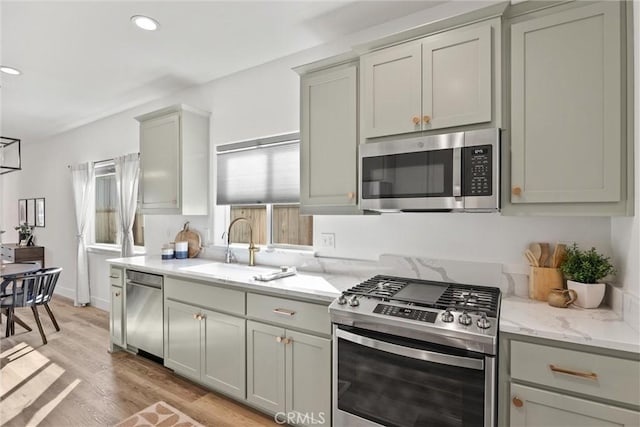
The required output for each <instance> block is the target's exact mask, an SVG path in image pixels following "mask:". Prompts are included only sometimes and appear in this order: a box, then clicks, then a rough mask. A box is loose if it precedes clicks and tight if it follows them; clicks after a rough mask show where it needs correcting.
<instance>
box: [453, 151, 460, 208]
mask: <svg viewBox="0 0 640 427" xmlns="http://www.w3.org/2000/svg"><path fill="white" fill-rule="evenodd" d="M452 182H453V197H461V196H462V148H459V147H457V148H454V149H453V181H452Z"/></svg>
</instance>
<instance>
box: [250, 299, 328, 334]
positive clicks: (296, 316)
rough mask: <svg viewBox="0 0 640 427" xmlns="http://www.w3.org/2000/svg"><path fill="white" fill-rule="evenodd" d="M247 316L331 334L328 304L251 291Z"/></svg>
mask: <svg viewBox="0 0 640 427" xmlns="http://www.w3.org/2000/svg"><path fill="white" fill-rule="evenodd" d="M247 316H250V317H253V318H256V319H262V320H266V321H268V322H273V323H280V324H282V325H286V326H290V327H294V328H300V329H307V330H310V331H316V332H319V333H322V334H327V335H329V334H331V321H330V320H329V309H328V308H327V306H326V305H320V304H312V303H308V302H302V301H293V300H289V299H286V298H277V297H270V296H266V295H257V294H251V293H249V294H247Z"/></svg>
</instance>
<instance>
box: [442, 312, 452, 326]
mask: <svg viewBox="0 0 640 427" xmlns="http://www.w3.org/2000/svg"><path fill="white" fill-rule="evenodd" d="M441 318H442V321H443V322H445V323H451V322H453V314H452V313H451V310H449V309H446V310H445V311H444V313H442V316H441Z"/></svg>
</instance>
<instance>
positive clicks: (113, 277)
mask: <svg viewBox="0 0 640 427" xmlns="http://www.w3.org/2000/svg"><path fill="white" fill-rule="evenodd" d="M109 277H110V278H112V279H119V278H120V276H109Z"/></svg>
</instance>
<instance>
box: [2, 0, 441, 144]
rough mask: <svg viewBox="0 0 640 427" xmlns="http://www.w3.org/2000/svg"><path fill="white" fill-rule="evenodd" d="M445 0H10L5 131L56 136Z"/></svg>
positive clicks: (27, 138)
mask: <svg viewBox="0 0 640 427" xmlns="http://www.w3.org/2000/svg"><path fill="white" fill-rule="evenodd" d="M437 3H440V1H438V2H436V1H359V2H353V1H309V0H307V1H288V2H284V1H278V2H276V1H264V0H263V1H200V2H186V1H142V2H124V1H122V2H120V1H68V2H60V1H39V2H38V1H7V0H2V1H1V2H0V29H1V30H0V35H1V39H0V64H2V65H7V66H12V67H16V68H18V69H20V70H21V71H22V72H23V74H22V75H21V76H9V75H5V74H1V73H0V106H1V119H2V122H1V123H0V125H1V128H0V134H2V135H3V136H10V137H16V138H21V139H22V140H23V141H24V142H26V143H29V142H32V141H41V140H46V139H47V138H48V137H50V136H52V135H55V134H57V133H60V132H64V131H66V130H69V129H73V128H74V127H77V126H80V125H83V124H86V123H89V122H91V121H94V120H97V119H99V118H102V117H105V116H108V115H111V114H115V113H117V112H119V111H123V110H125V109H127V108H131V107H134V106H136V105H140V104H142V103H145V102H148V101H151V100H154V99H158V98H162V97H164V96H167V95H169V94H171V93H174V92H176V91H178V90H181V89H184V88H187V87H190V86H193V85H197V84H202V83H205V82H208V81H211V80H213V79H216V78H219V77H222V76H225V75H229V74H232V73H234V72H237V71H240V70H243V69H247V68H250V67H253V66H256V65H259V64H262V63H265V62H268V61H270V60H273V59H276V58H280V57H283V56H287V55H290V54H293V53H295V52H299V51H302V50H305V49H308V48H311V47H314V46H318V45H321V44H323V43H327V42H330V41H333V40H335V39H337V38H339V37H340V36H343V35H345V34H350V33H354V32H356V31H359V30H361V29H364V28H366V27H370V26H373V25H377V24H380V23H383V22H386V21H388V20H391V19H394V18H399V17H402V16H406V15H408V14H410V13H414V12H417V11H419V10H422V9H425V8H428V7H431V6H433V5H435V4H437ZM135 14H143V15H148V16H151V17H153V18H155V19H156V20H158V21H159V22H160V30H159V31H155V32H147V31H142V30H140V29H138V28H137V27H135V26H133V25H132V24H131V22H130V20H129V19H130V17H131V16H132V15H135Z"/></svg>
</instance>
